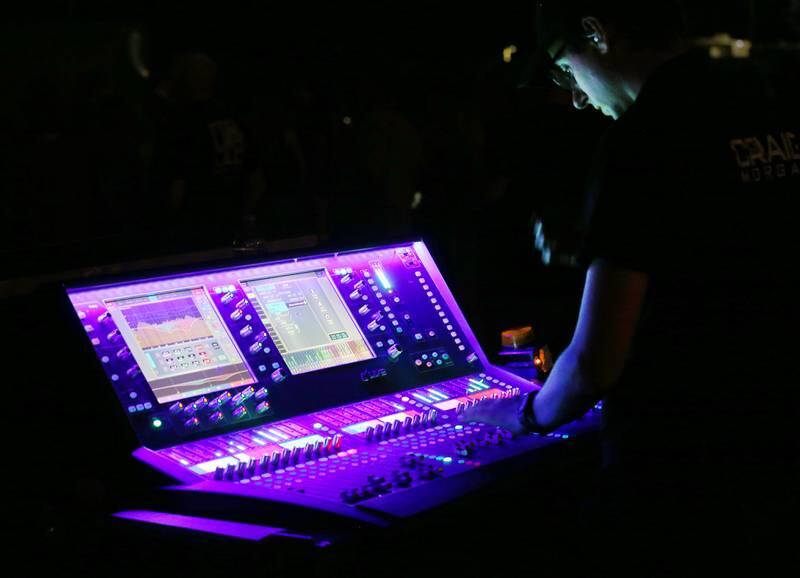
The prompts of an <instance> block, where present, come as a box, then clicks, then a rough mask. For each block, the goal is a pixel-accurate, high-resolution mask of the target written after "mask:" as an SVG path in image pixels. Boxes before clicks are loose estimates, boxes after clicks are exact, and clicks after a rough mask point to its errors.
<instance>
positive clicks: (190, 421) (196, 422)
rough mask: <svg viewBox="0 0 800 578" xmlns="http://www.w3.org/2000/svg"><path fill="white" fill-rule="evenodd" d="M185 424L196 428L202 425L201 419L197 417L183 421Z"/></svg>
mask: <svg viewBox="0 0 800 578" xmlns="http://www.w3.org/2000/svg"><path fill="white" fill-rule="evenodd" d="M183 426H184V427H185V428H186V429H194V428H196V427H199V426H200V420H199V419H197V417H191V418H189V419H187V420H186V421H185V422H183Z"/></svg>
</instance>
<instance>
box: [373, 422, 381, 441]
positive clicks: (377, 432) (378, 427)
mask: <svg viewBox="0 0 800 578" xmlns="http://www.w3.org/2000/svg"><path fill="white" fill-rule="evenodd" d="M382 437H383V424H382V423H381V424H378V425H376V426H375V439H376V440H379V439H381V438H382Z"/></svg>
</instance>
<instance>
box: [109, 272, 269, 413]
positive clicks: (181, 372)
mask: <svg viewBox="0 0 800 578" xmlns="http://www.w3.org/2000/svg"><path fill="white" fill-rule="evenodd" d="M105 305H106V307H107V308H108V311H109V313H111V315H112V317H113V318H114V320H115V321H116V323H117V326H118V327H119V328H120V331H121V332H122V334H123V336H124V338H125V341H126V343H128V344H130V347H131V353H132V354H133V357H134V358H135V359H136V361H137V363H138V365H139V368H140V369H141V371H142V373H143V374H144V376H145V378H146V379H147V382H148V384H149V385H150V388H151V389H152V390H153V394H154V395H155V396H156V399H157V400H158V402H159V403H169V402H171V401H176V400H180V399H184V398H187V397H191V396H194V395H199V394H204V393H211V392H215V391H221V390H224V389H228V388H231V387H236V386H239V385H248V384H251V383H255V379H254V378H253V377H252V375H251V374H250V372H249V370H248V369H247V366H246V365H245V364H244V363H243V361H242V359H241V357H240V355H239V353H238V352H237V350H236V347H235V346H234V344H233V341H232V340H231V339H230V337H229V336H228V334H227V332H226V330H225V329H224V327H223V326H222V323H221V322H220V319H219V317H218V316H217V313H216V311H215V309H214V307H213V305H212V304H211V302H210V300H209V298H208V296H207V295H206V293H205V291H204V289H203V288H202V287H194V288H189V289H183V290H178V291H170V292H166V293H156V294H152V295H143V296H137V297H132V298H126V299H121V300H113V301H107V302H106V303H105Z"/></svg>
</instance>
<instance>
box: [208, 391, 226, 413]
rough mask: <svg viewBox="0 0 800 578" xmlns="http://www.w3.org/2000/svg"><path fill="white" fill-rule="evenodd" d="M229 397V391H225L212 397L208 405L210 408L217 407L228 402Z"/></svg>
mask: <svg viewBox="0 0 800 578" xmlns="http://www.w3.org/2000/svg"><path fill="white" fill-rule="evenodd" d="M231 397H232V396H231V392H230V391H226V392H225V393H223V394H221V395H219V396H217V397H215V398H214V399H212V400H211V403H209V404H208V407H209V408H211V409H218V408H220V407H222V406H223V405H225V404H226V403H228V402H229V401H230V400H231Z"/></svg>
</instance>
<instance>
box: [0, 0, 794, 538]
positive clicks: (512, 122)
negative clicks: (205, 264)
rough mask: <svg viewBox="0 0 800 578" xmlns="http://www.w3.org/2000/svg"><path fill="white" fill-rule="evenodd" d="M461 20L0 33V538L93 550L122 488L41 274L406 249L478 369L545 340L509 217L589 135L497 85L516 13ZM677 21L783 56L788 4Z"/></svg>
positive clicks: (385, 12) (558, 297)
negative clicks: (525, 333) (87, 545)
mask: <svg viewBox="0 0 800 578" xmlns="http://www.w3.org/2000/svg"><path fill="white" fill-rule="evenodd" d="M458 4H459V5H456V4H454V3H444V2H438V3H437V2H415V1H411V2H377V1H376V2H371V3H369V4H366V3H363V4H362V3H348V2H335V3H327V4H326V5H324V6H317V5H313V4H306V3H295V4H292V5H283V4H280V5H278V4H273V3H264V2H240V3H217V4H216V5H214V6H204V5H199V4H197V3H169V5H168V6H167V3H162V4H155V3H152V4H148V3H139V4H136V5H131V6H130V10H128V11H127V12H126V13H124V14H123V13H120V12H117V13H115V14H109V13H107V12H104V8H106V9H107V7H105V6H104V5H103V4H102V3H84V2H61V3H55V4H52V3H51V5H50V6H49V7H48V8H47V9H44V8H41V12H37V13H35V14H29V15H28V18H26V19H12V18H11V17H10V16H9V17H7V18H5V19H4V20H3V22H2V23H0V70H2V73H3V78H4V82H3V89H2V91H0V159H2V160H0V187H1V188H0V190H2V193H0V194H1V195H2V203H0V262H2V265H3V266H2V268H0V307H2V310H0V312H2V319H3V321H2V323H3V329H4V330H3V332H2V334H3V336H4V337H3V340H4V344H3V351H4V354H5V356H4V357H5V363H4V368H5V369H4V371H3V374H4V394H3V399H4V407H5V409H6V412H5V418H4V423H3V425H4V428H5V429H6V432H7V433H6V439H7V440H8V445H7V447H6V449H7V457H6V462H7V464H8V468H7V472H8V473H7V476H6V481H7V482H9V487H10V489H9V490H8V491H7V493H6V498H7V499H5V500H4V501H3V506H4V508H6V507H7V508H8V511H9V512H10V514H11V515H10V516H7V517H5V519H6V520H8V522H7V524H6V527H5V529H6V530H7V531H8V533H9V535H13V537H14V538H16V539H19V540H22V541H23V542H25V543H29V544H34V545H37V546H36V547H45V546H46V545H47V544H49V543H53V542H55V543H63V542H59V540H62V538H59V536H61V535H63V534H64V533H65V532H70V531H71V530H70V529H71V528H74V527H76V524H78V527H80V528H82V529H83V530H85V531H86V532H87V533H90V530H91V529H92V528H95V529H96V521H97V520H98V519H101V518H102V516H103V514H104V513H105V512H107V511H109V510H110V509H111V508H113V507H115V506H116V505H118V502H117V500H119V499H120V495H121V494H123V493H124V491H125V490H126V489H130V488H126V483H127V484H128V485H135V484H132V483H131V482H130V480H129V478H128V476H130V475H138V474H140V473H141V472H140V470H136V473H135V474H132V473H131V468H132V466H131V465H130V464H129V462H130V459H129V456H128V451H129V450H130V449H131V448H132V447H133V445H134V443H135V442H134V440H132V439H131V437H130V432H129V431H128V429H127V426H126V424H125V423H124V420H123V419H122V418H121V413H118V412H117V410H116V403H115V401H114V400H113V398H112V397H111V395H110V391H108V392H106V391H105V389H109V390H110V388H105V389H104V387H105V384H103V383H102V382H100V381H98V380H96V379H95V378H94V376H95V375H96V373H95V372H94V368H93V366H92V365H91V364H92V362H93V360H91V359H89V358H88V357H86V358H84V357H83V356H82V352H81V351H80V349H79V348H78V347H77V345H76V344H75V340H77V339H78V337H77V336H76V335H74V334H72V333H71V331H70V327H69V325H68V323H67V318H66V317H65V314H64V310H63V309H62V307H61V306H62V303H61V302H60V301H59V295H60V290H59V283H61V282H65V281H70V280H74V279H81V278H85V277H88V276H91V275H97V274H103V273H107V272H115V271H121V270H131V269H135V268H137V267H138V268H148V267H153V266H159V265H162V264H164V263H167V262H169V263H180V262H188V261H191V260H198V259H205V258H219V257H228V256H233V257H237V256H244V257H248V256H249V257H252V256H253V255H254V254H263V255H265V257H268V256H270V255H272V254H274V250H276V249H281V248H286V249H290V250H293V251H300V252H302V251H308V252H310V251H320V250H325V249H327V248H339V249H341V248H358V247H362V246H365V245H372V244H380V243H385V242H390V241H394V240H398V239H416V238H422V239H424V240H425V241H426V242H427V243H428V245H429V247H430V248H431V251H432V253H433V254H434V257H435V258H436V259H437V261H438V263H439V265H440V267H441V268H442V270H443V272H444V274H445V277H446V278H447V279H448V282H449V283H450V286H451V289H452V290H453V293H454V294H455V295H456V296H457V298H458V300H459V302H460V304H461V306H462V308H463V309H464V311H465V313H466V316H467V318H468V319H469V320H470V323H471V324H472V325H473V326H474V328H475V330H476V333H477V334H478V336H479V338H480V340H481V342H482V343H483V345H484V347H485V348H486V349H487V351H488V352H489V353H490V354H493V353H494V352H495V351H496V349H497V348H498V346H499V335H498V334H499V331H500V330H501V329H503V328H507V327H510V326H515V325H521V324H533V325H534V326H535V327H536V329H537V332H538V333H539V335H540V337H541V339H543V340H545V341H549V342H550V343H551V344H552V345H553V347H554V349H555V350H556V351H558V350H559V349H560V348H561V347H563V345H564V344H565V343H566V340H567V339H568V338H569V336H570V334H571V329H572V324H573V323H574V318H575V315H576V313H577V306H578V299H579V296H580V289H581V286H582V272H581V271H579V270H575V269H569V268H562V267H550V268H547V267H545V266H544V265H542V262H541V259H540V256H539V254H538V253H537V252H536V251H535V250H534V247H533V236H532V223H533V221H534V218H535V217H534V215H539V216H544V217H546V218H548V219H552V220H554V221H559V220H560V221H568V222H570V221H574V220H575V219H576V218H577V215H578V214H579V210H580V206H581V194H582V193H581V191H582V185H583V181H584V178H585V176H586V172H587V170H588V165H589V162H590V159H591V155H592V151H593V149H594V146H595V145H596V143H597V141H598V139H599V137H600V136H601V134H602V132H603V130H604V129H605V128H606V127H607V126H608V121H607V120H606V119H603V118H601V117H599V116H598V115H597V114H595V113H593V112H579V111H576V110H574V109H573V108H572V106H571V101H570V98H569V96H568V95H565V94H560V93H558V92H556V91H555V90H553V89H552V88H551V87H549V86H548V85H547V84H545V83H541V84H537V83H534V84H533V85H532V86H530V87H528V88H525V89H520V88H518V87H517V80H518V78H519V74H520V72H521V69H522V68H523V67H524V65H525V63H526V58H525V57H526V56H527V55H528V51H529V50H530V46H531V42H532V29H533V5H534V3H533V2H530V1H528V2H522V1H517V0H510V1H507V2H503V3H499V2H475V3H472V5H471V6H469V7H465V6H461V5H460V4H463V3H458ZM687 15H688V23H689V31H690V34H691V36H693V37H707V36H711V35H712V34H715V33H720V32H722V33H728V34H730V35H731V36H732V37H734V38H747V39H750V40H752V41H753V42H754V45H753V51H752V55H753V57H754V58H759V59H761V60H762V61H763V62H765V63H766V65H767V66H773V65H774V66H778V65H780V66H785V65H786V64H785V63H789V65H790V66H795V65H796V63H797V55H798V44H797V42H798V40H800V2H797V1H796V0H775V1H763V0H762V1H759V2H755V1H745V0H736V1H731V0H725V1H723V0H719V1H714V2H712V1H707V2H691V3H687ZM32 16H36V17H37V19H33V18H31V17H32ZM43 18H46V20H45V19H43ZM653 25H654V26H656V25H657V23H653ZM510 45H514V46H516V47H517V49H518V51H517V53H516V54H514V55H513V57H512V59H511V62H509V63H506V62H504V60H503V49H504V48H505V47H507V46H510ZM778 63H780V64H778ZM209 123H215V126H220V127H222V130H223V133H224V135H227V136H226V137H224V138H227V139H228V140H225V142H226V143H227V148H226V149H225V154H227V155H229V156H226V157H225V158H224V159H222V160H220V157H219V155H217V154H215V152H214V148H213V143H212V141H211V139H210V137H209V130H208V125H209ZM220 123H221V124H220ZM214 167H216V168H214ZM176 187H177V188H178V189H180V188H182V189H183V194H182V195H177V196H176V193H175V191H176ZM132 262H135V263H138V265H130V263H132ZM125 264H127V265H125ZM6 370H8V371H6ZM76 520H80V521H81V522H80V523H78V522H76ZM67 542H68V541H67Z"/></svg>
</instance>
